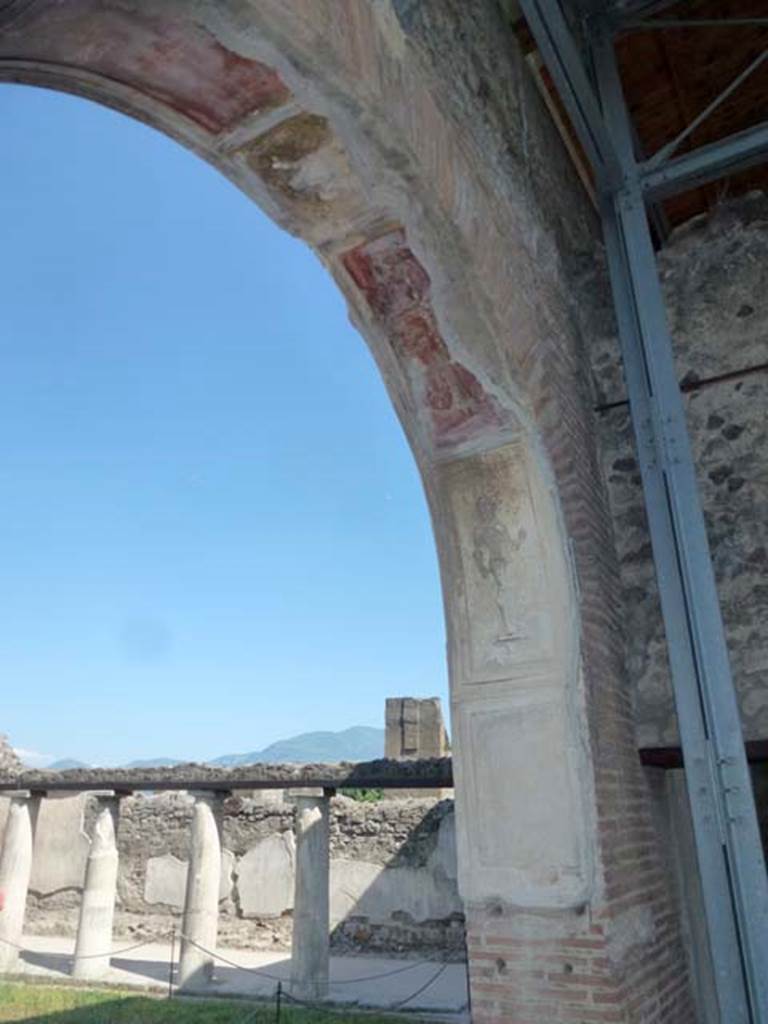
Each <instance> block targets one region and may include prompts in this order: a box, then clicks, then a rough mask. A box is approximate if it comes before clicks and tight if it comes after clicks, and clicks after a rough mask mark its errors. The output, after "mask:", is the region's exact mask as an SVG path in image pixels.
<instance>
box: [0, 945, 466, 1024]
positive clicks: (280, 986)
mask: <svg viewBox="0 0 768 1024" xmlns="http://www.w3.org/2000/svg"><path fill="white" fill-rule="evenodd" d="M177 934H178V937H179V938H181V939H183V940H184V941H186V942H188V943H189V944H190V945H191V946H194V947H195V948H196V949H199V950H200V951H201V952H202V953H206V954H207V955H208V956H210V957H212V958H213V959H214V960H217V961H219V962H220V963H222V964H226V965H227V966H228V967H233V968H234V969H235V970H238V971H243V972H244V973H246V974H255V975H257V976H258V977H260V978H267V979H269V980H270V981H276V982H277V1001H278V1005H279V1002H280V998H281V997H282V998H285V999H287V1000H288V1001H289V1002H291V1003H295V1004H296V1005H297V1006H306V1007H309V1008H310V1009H314V1010H326V1011H327V1006H325V1005H324V1004H322V1003H317V1002H312V1001H309V1000H305V999H300V998H299V997H298V996H294V995H292V994H291V993H290V992H289V991H287V987H286V986H290V985H291V982H290V981H287V982H286V980H285V979H284V978H281V977H280V976H279V975H277V974H271V973H270V972H269V971H265V970H264V969H263V968H261V967H246V966H244V965H243V964H238V963H235V961H234V960H230V959H229V958H228V957H225V956H222V955H221V953H217V952H215V951H214V950H212V949H208V948H207V947H205V946H202V945H200V943H199V942H196V941H195V940H194V939H192V938H190V937H189V936H188V935H185V934H184V933H183V932H180V933H177V932H176V931H175V929H174V930H173V932H165V933H163V934H162V935H160V936H159V937H155V938H151V939H145V940H144V941H143V942H136V943H134V944H133V945H131V946H124V947H123V948H122V949H115V950H112V951H110V952H108V953H84V954H80V955H75V954H70V953H64V954H61V955H62V956H65V957H66V958H67V959H70V960H92V959H96V958H99V957H110V958H112V957H117V956H121V955H122V954H124V953H130V952H133V951H134V950H136V949H141V948H143V947H144V946H149V945H151V944H152V943H154V942H157V941H160V940H162V939H166V938H168V937H169V936H171V935H173V936H174V938H175V936H176V935H177ZM0 943H3V944H4V945H6V946H10V947H11V948H12V949H16V950H18V951H19V952H20V953H31V954H33V955H35V954H36V953H38V952H39V951H37V950H32V949H27V948H26V947H25V946H21V945H19V944H18V943H16V942H11V941H10V939H4V938H2V937H0ZM436 962H437V961H435V960H417V961H415V962H414V963H410V964H407V965H406V966H404V967H397V968H395V969H394V970H391V971H382V972H381V973H379V974H368V975H363V976H362V977H360V978H342V979H340V980H338V981H330V980H328V979H327V978H323V979H319V980H318V979H309V980H308V981H307V982H305V984H320V985H323V986H325V985H327V986H328V987H329V988H333V987H335V986H337V985H355V984H362V983H363V982H368V981H378V980H380V979H382V978H392V977H394V976H395V975H398V974H405V973H406V971H413V970H415V969H416V968H417V967H424V966H425V965H426V964H434V963H436ZM448 966H449V964H448V963H447V962H443V963H441V964H440V966H439V967H438V969H437V970H436V971H435V973H434V974H433V975H432V976H431V977H430V978H428V979H427V980H426V981H425V982H424V983H423V984H422V985H420V986H419V987H418V988H417V989H416V990H415V991H414V992H412V993H411V994H410V995H409V996H407V997H406V998H405V999H401V1000H399V1001H398V1002H396V1003H393V1004H391V1005H390V1006H387V1007H385V1009H387V1010H399V1009H401V1008H402V1007H403V1006H406V1005H407V1004H408V1003H410V1002H411V1001H412V1000H414V999H416V997H417V996H420V995H421V994H422V992H426V991H427V989H428V988H430V986H432V985H433V984H434V983H435V982H436V981H437V979H438V978H439V977H440V976H441V975H442V974H443V972H444V971H445V970H446V969H447V968H448ZM256 1012H257V1011H255V1010H252V1011H249V1013H248V1015H247V1016H246V1017H244V1018H243V1019H242V1021H239V1022H238V1024H249V1022H250V1021H251V1020H252V1019H253V1018H254V1016H255V1015H256ZM334 1012H338V1010H334Z"/></svg>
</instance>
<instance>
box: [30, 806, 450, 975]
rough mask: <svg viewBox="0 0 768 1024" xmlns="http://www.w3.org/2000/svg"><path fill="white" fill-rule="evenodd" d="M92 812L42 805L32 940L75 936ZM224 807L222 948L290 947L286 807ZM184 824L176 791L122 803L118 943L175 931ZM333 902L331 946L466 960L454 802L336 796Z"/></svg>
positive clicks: (187, 809) (185, 811)
mask: <svg viewBox="0 0 768 1024" xmlns="http://www.w3.org/2000/svg"><path fill="white" fill-rule="evenodd" d="M273 799H274V798H273ZM92 804H93V801H91V800H89V798H88V797H87V796H85V795H78V796H73V797H57V798H49V799H45V800H43V801H42V804H41V808H40V816H39V819H38V828H37V834H36V839H35V856H34V867H33V874H32V880H31V884H30V894H29V899H28V907H27V931H29V932H31V933H37V934H54V933H55V934H72V935H73V934H74V933H75V930H76V927H77V915H78V909H79V905H80V893H81V886H82V880H83V877H84V871H85V861H86V858H87V856H88V849H89V845H90V844H89V840H88V838H87V833H88V829H89V819H90V816H91V814H92V813H93V807H92ZM223 810H224V815H223V823H222V830H223V846H224V856H223V865H222V879H221V891H220V899H221V903H220V927H219V936H220V941H221V942H222V944H228V945H237V946H241V947H244V948H281V949H282V948H288V947H289V946H290V940H291V926H292V909H293V884H294V849H295V848H294V838H293V805H292V804H290V803H277V802H265V801H264V799H252V798H244V797H240V796H232V797H230V798H229V799H227V800H226V801H225V802H224V805H223ZM191 816H192V800H191V798H190V797H188V796H187V795H186V794H184V793H173V794H170V793H167V794H157V795H135V796H132V797H126V798H124V799H123V800H122V801H121V807H120V821H119V827H118V847H119V851H120V873H119V878H118V899H117V913H116V917H115V935H116V937H118V938H134V937H140V938H151V937H154V936H159V935H160V934H162V933H164V932H167V931H168V929H169V928H170V927H171V926H172V924H174V923H175V924H176V925H177V926H178V924H179V922H180V915H181V911H182V908H183V901H184V888H185V881H186V872H187V850H188V843H189V825H190V821H191ZM330 899H331V926H332V938H331V941H332V945H333V946H334V947H336V948H341V949H348V950H351V951H352V950H354V951H358V952H362V951H366V950H368V951H386V952H402V953H411V952H413V953H415V952H419V953H423V952H425V951H431V950H436V949H439V950H441V952H442V953H443V954H444V953H445V952H448V953H449V955H451V954H455V955H456V956H462V955H463V953H464V919H463V913H462V906H461V902H460V900H459V895H458V889H457V885H456V850H455V832H454V813H453V802H452V801H451V800H442V801H435V800H421V799H420V800H413V799H412V800H400V801H393V800H387V801H377V802H370V803H369V802H360V801H355V800H351V799H349V798H346V797H336V798H334V799H333V800H332V801H331V879H330Z"/></svg>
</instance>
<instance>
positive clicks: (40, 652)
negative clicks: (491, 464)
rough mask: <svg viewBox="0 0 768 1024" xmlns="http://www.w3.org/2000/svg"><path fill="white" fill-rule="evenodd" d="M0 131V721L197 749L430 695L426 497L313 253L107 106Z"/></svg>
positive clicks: (41, 749) (135, 753)
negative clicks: (399, 698)
mask: <svg viewBox="0 0 768 1024" xmlns="http://www.w3.org/2000/svg"><path fill="white" fill-rule="evenodd" d="M0 123H1V124H2V126H3V151H4V155H3V161H2V169H1V170H0V180H1V183H2V188H1V189H0V223H1V224H2V243H1V244H0V280H2V282H3V297H2V318H1V320H0V323H1V324H2V329H1V330H0V356H1V366H2V372H0V508H2V522H3V529H2V531H0V565H1V566H2V570H1V571H0V623H1V624H2V625H1V626H0V679H2V693H3V698H4V699H3V702H2V713H1V714H0V731H2V732H6V733H7V734H8V735H9V736H10V738H11V740H12V742H13V743H14V745H15V746H17V747H19V748H23V749H24V750H29V751H35V752H37V753H38V754H44V755H49V756H51V757H60V756H74V757H78V758H81V759H83V760H86V761H89V762H93V763H103V764H107V763H120V762H124V761H126V760H129V759H132V758H138V757H145V756H146V757H151V756H158V755H161V754H162V755H167V756H175V757H190V758H206V757H213V756H215V755H217V754H222V753H229V752H235V751H246V750H252V749H255V748H258V747H261V746H263V745H265V744H267V743H269V742H271V741H273V740H275V739H278V738H281V737H284V736H288V735H292V734H294V733H297V732H302V731H306V730H310V729H340V728H345V727H347V726H350V725H383V718H384V708H383V704H384V699H385V697H386V696H388V695H389V696H393V695H416V696H419V695H422V696H430V695H438V696H441V697H443V700H444V702H445V699H446V685H447V684H446V668H445V639H444V626H443V619H442V609H441V601H440V592H439V582H438V574H437V565H436V557H435V552H434V543H433V539H432V534H431V528H430V525H429V520H428V515H427V510H426V506H425V502H424V497H423V493H422V489H421V484H420V482H419V479H418V475H417V472H416V468H415V466H414V464H413V460H412V458H411V455H410V452H409V450H408V448H407V445H406V442H405V440H404V437H403V435H402V431H401V430H400V426H399V424H398V423H397V420H396V418H395V415H394V412H393V411H392V408H391V406H390V404H389V400H388V398H387V396H386V394H385V391H384V388H383V385H382V384H381V381H380V380H379V377H378V374H377V371H376V368H375V366H374V364H373V361H372V359H371V357H370V355H369V354H368V351H367V349H366V347H365V344H364V342H363V341H362V339H361V338H360V337H359V335H357V333H356V332H355V331H354V330H353V328H352V327H351V326H350V325H349V323H348V321H347V316H346V310H345V307H344V303H343V301H342V299H341V297H340V295H339V294H338V292H337V291H336V290H335V288H334V286H333V284H332V282H331V280H330V278H329V277H328V276H327V274H326V273H325V271H324V270H323V269H322V267H321V266H320V264H319V263H318V261H317V260H316V259H315V257H314V256H313V255H312V254H311V253H310V252H309V250H308V249H307V248H306V247H305V246H304V245H302V244H301V243H299V242H298V241H296V240H295V239H293V238H290V237H289V236H288V235H286V234H284V233H282V232H281V231H279V230H278V229H277V228H276V227H275V226H274V225H273V224H272V223H271V222H269V221H268V220H267V219H266V217H265V216H264V215H263V214H262V213H261V212H260V211H259V210H258V209H257V208H256V207H255V206H254V205H253V203H252V202H250V201H249V200H248V199H246V198H245V197H244V196H243V195H241V194H240V193H239V192H238V191H237V190H236V189H235V188H234V187H233V186H232V185H230V184H229V183H228V182H227V181H226V180H225V179H224V178H222V177H221V176H220V175H219V174H217V173H216V172H215V171H214V170H213V169H212V168H210V167H208V166H207V165H206V164H204V163H203V162H202V161H200V160H199V159H198V158H197V157H195V156H193V155H192V154H190V153H188V152H186V151H185V150H183V149H182V148H180V147H179V146H178V145H177V144H175V143H173V142H171V141H170V140H168V139H166V138H165V137H163V136H161V135H159V134H158V133H156V132H154V131H152V130H151V129H149V128H146V127H145V126H143V125H140V124H138V123H135V122H133V121H131V120H129V119H127V118H125V117H123V116H121V115H119V114H116V113H113V112H112V111H108V110H105V109H102V108H100V107H98V106H96V105H94V104H91V103H87V102H85V101H84V100H80V99H76V98H73V97H70V96H65V95H59V94H56V93H50V92H46V91H43V90H35V89H30V88H25V87H20V86H13V85H0Z"/></svg>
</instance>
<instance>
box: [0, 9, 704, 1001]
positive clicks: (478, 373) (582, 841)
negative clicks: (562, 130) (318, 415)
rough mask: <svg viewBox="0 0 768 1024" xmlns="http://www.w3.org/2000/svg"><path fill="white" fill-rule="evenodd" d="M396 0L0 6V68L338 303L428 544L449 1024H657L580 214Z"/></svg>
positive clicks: (539, 153)
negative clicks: (442, 729)
mask: <svg viewBox="0 0 768 1024" xmlns="http://www.w3.org/2000/svg"><path fill="white" fill-rule="evenodd" d="M422 6H424V7H426V6H427V5H422ZM414 7H415V5H412V4H408V3H406V2H404V0H313V2H312V3H311V4H308V3H306V0H259V3H258V4H253V3H249V2H247V0H217V2H213V0H133V2H130V3H129V2H127V0H69V2H67V3H65V4H62V3H59V2H56V0H5V2H4V3H0V80H5V81H15V82H24V83H27V84H33V85H39V86H45V87H49V88H55V89H62V90H66V91H70V92H75V93H78V94H80V95H83V96H85V97H87V98H89V99H92V100H96V101H98V102H101V103H105V104H107V105H110V106H113V107H115V108H117V109H119V110H121V111H123V112H125V113H128V114H130V115H132V116H134V117H137V118H139V119H141V120H143V121H146V122H148V123H149V124H151V125H153V126H155V127H156V128H158V129H159V130H161V131H164V132H165V133H166V134H168V135H170V136H172V137H174V138H176V139H177V140H178V141H179V142H181V143H182V144H183V145H185V146H187V147H188V148H190V149H192V150H193V151H194V152H196V153H198V154H199V155H200V156H202V157H203V158H204V159H206V160H208V161H210V162H211V163H212V164H213V165H214V166H216V167H217V168H218V169H219V170H220V171H221V172H222V173H224V174H225V175H227V176H228V177H229V178H230V179H231V180H232V181H234V182H235V183H236V184H237V185H238V186H239V187H240V188H241V189H243V190H244V191H245V192H246V193H248V194H249V195H251V196H252V197H253V198H254V200H255V201H256V202H258V203H259V204H260V206H261V207H262V208H263V209H264V210H265V212H266V213H268V214H269V215H270V216H271V217H272V218H273V219H274V220H275V221H276V222H277V223H279V224H281V225H282V226H283V227H285V228H286V229H287V230H289V231H291V232H293V233H294V234H297V235H299V236H300V237H302V238H303V239H304V240H306V241H307V242H308V243H309V244H310V245H311V246H312V247H313V249H314V250H315V252H316V253H317V255H318V256H319V258H320V259H321V260H322V261H323V263H324V264H325V265H326V267H327V268H328V270H329V272H330V273H331V274H332V276H333V277H334V279H335V280H336V282H337V284H338V285H339V287H340V288H341V290H342V292H343V293H344V295H345V296H346V298H347V301H348V303H349V307H350V312H351V315H352V317H353V320H354V322H355V323H356V325H357V326H358V328H359V329H360V332H361V334H363V336H364V337H365V339H366V341H367V342H368V344H369V346H370V348H371V351H372V353H373V355H374V357H375V359H376V360H377V362H378V365H379V367H380V370H381V373H382V376H383V378H384V381H385V383H386V386H387V388H388V391H389V394H390V396H391V398H392V401H393V403H394V405H395V407H396V409H397V412H398V415H399V417H400V420H401V422H402V424H403V428H404V430H405V432H406V434H407V436H408V438H409V441H410V444H411V448H412V450H413V452H414V456H415V458H416V460H417V463H418V465H419V468H420V471H421V474H422V478H423V481H424V485H425V489H426V492H427V495H428V500H429V505H430V510H431V515H432V519H433V526H434V532H435V537H436V543H437V547H438V552H439V558H440V564H441V574H442V581H443V592H444V600H445V607H446V619H447V624H448V637H449V645H448V646H449V663H450V677H451V694H452V708H453V726H454V735H455V740H456V751H455V767H456V781H457V801H458V804H457V807H458V824H459V829H458V849H459V874H460V888H461V891H462V895H463V898H464V900H465V905H466V909H467V920H468V932H469V948H470V956H471V972H472V985H473V998H474V1017H475V1019H476V1020H489V1021H490V1020H502V1019H504V1020H509V1019H512V1017H511V1016H510V1015H511V1014H513V1013H515V1012H524V1009H530V1008H531V1007H532V1006H533V1007H535V1006H541V1007H544V1006H546V1005H549V1004H551V1003H553V1002H555V1003H557V1006H558V1008H559V1009H558V1013H562V1014H563V1015H562V1016H560V1017H559V1019H562V1020H577V1019H579V1020H580V1019H581V1016H576V1015H577V1014H580V1013H581V1010H582V1009H583V1007H584V1005H588V1006H590V1007H593V1008H596V1009H594V1012H595V1013H597V1012H603V1011H602V1010H600V1009H599V1008H600V1007H601V1006H602V1007H603V1008H604V1006H605V1005H606V1004H610V1006H613V1007H619V1010H616V1012H617V1013H618V1012H621V1013H622V1014H624V1015H623V1016H621V1017H614V1018H609V1017H605V1018H598V1017H595V1016H592V1017H590V1019H594V1020H597V1019H606V1020H607V1019H617V1020H618V1019H621V1020H638V1021H639V1020H645V1019H651V1017H650V1007H651V1006H652V1004H654V1001H655V1000H656V994H655V993H656V987H654V986H664V987H665V991H666V992H667V1001H668V1004H669V1007H670V1008H671V1009H670V1010H669V1014H670V1015H669V1016H665V1017H663V1018H662V1017H659V1018H654V1019H665V1020H667V1019H668V1020H675V1021H681V1020H683V1019H684V1004H685V998H686V997H685V973H684V970H681V967H680V962H679V959H680V957H679V940H678V939H677V938H676V936H677V932H676V925H672V924H670V923H669V920H668V918H669V914H668V913H667V911H668V908H667V905H666V902H665V901H666V896H665V894H664V892H663V885H661V884H660V882H659V864H658V860H657V857H656V854H655V853H654V852H653V851H651V852H646V853H644V854H643V855H642V856H638V857H627V855H626V849H625V844H626V841H627V836H628V834H629V833H630V832H631V833H632V834H633V835H635V836H636V837H638V842H639V841H640V838H641V837H642V836H645V838H646V840H647V837H648V835H649V834H650V832H649V829H650V822H649V811H648V806H647V797H646V794H645V790H644V787H643V781H642V778H641V775H640V769H639V764H638V762H637V757H636V751H635V749H634V738H633V732H632V722H631V712H630V707H629V699H628V695H627V692H626V688H625V684H624V675H623V664H622V645H621V635H620V633H621V631H620V619H619V612H618V599H617V575H616V571H615V565H614V563H613V554H612V551H613V547H612V538H611V533H610V525H609V520H608V515H607V511H606V506H605V502H604V499H603V492H602V485H601V483H600V480H599V475H598V470H597V461H596V458H595V453H594V451H593V441H592V437H591V422H590V410H589V402H588V392H587V386H586V383H585V370H584V363H583V360H582V359H581V350H580V342H579V337H578V332H577V329H576V327H575V318H574V316H573V312H572V305H573V302H574V299H575V296H574V293H573V290H572V283H571V279H570V278H569V269H568V266H567V261H568V258H569V253H571V252H572V251H573V249H574V247H575V246H576V247H578V246H579V245H581V246H582V248H589V246H590V245H591V244H592V241H593V237H592V235H591V233H590V227H589V215H588V213H587V212H585V210H584V206H583V202H582V199H581V197H580V196H579V194H578V192H577V190H576V185H575V184H574V183H572V181H571V179H570V177H569V175H568V174H567V173H563V172H562V169H561V170H559V171H558V170H554V171H553V170H550V171H547V172H546V173H545V178H546V174H549V175H550V176H551V180H548V181H547V180H545V181H544V183H543V184H542V183H541V182H537V181H535V180H534V176H532V175H530V174H529V168H530V167H531V166H534V165H536V166H537V167H538V169H539V170H542V173H544V172H543V168H544V167H545V165H546V163H547V158H548V157H552V158H553V159H552V164H553V166H554V167H555V168H556V167H557V166H558V163H557V161H558V159H559V149H558V143H557V141H556V140H555V139H554V137H553V135H552V134H551V132H550V130H549V128H548V127H547V125H546V124H545V122H544V121H543V120H541V121H539V122H536V120H535V118H533V119H532V120H530V123H529V121H528V117H529V115H531V114H535V112H536V110H537V109H538V107H537V100H536V99H535V97H534V96H533V93H532V92H531V91H530V89H529V87H528V85H527V84H526V81H527V80H526V79H525V78H524V77H523V76H522V70H521V65H520V61H519V59H518V58H517V57H515V56H514V55H512V56H510V54H509V53H505V52H504V50H503V49H502V48H501V47H500V45H499V44H498V43H489V44H488V45H489V46H490V51H489V53H483V54H481V55H480V56H478V61H479V62H480V63H482V61H483V60H484V61H485V62H486V64H487V65H488V66H489V67H494V68H495V72H494V73H496V74H498V76H499V79H500V82H501V86H502V87H503V88H505V89H507V88H508V89H509V95H510V106H511V107H512V108H514V109H515V110H516V111H517V112H518V115H520V116H517V115H516V117H517V120H515V119H514V118H513V119H512V122H513V123H512V122H511V123H509V124H505V122H504V117H505V116H506V115H502V114H499V115H496V114H494V115H493V117H496V121H497V124H496V127H497V128H498V127H499V126H501V127H502V128H504V129H505V130H508V131H509V132H510V133H511V134H512V133H515V132H516V133H518V134H519V133H520V132H523V135H522V136H521V138H522V140H523V141H522V149H521V151H520V153H519V154H518V155H517V157H516V159H517V163H516V164H514V162H513V163H512V164H510V162H509V158H508V155H505V154H504V152H503V147H499V146H498V145H496V146H495V148H494V146H493V145H487V144H485V143H487V142H488V139H489V138H491V134H492V133H491V128H489V123H490V121H491V120H492V119H493V117H492V115H491V114H490V113H488V112H485V114H484V116H485V119H486V122H487V123H486V122H477V123H476V122H475V120H474V115H475V114H479V113H480V112H481V110H480V104H479V101H478V100H477V96H478V95H480V87H479V86H478V90H477V95H475V96H473V95H472V90H471V88H469V85H468V83H469V75H468V72H466V71H465V69H463V68H462V67H461V66H459V67H458V69H456V68H454V69H453V70H454V72H455V79H454V81H453V82H451V81H450V75H451V67H450V62H447V58H445V57H440V56H436V54H435V53H434V52H430V51H429V49H428V47H425V43H424V40H425V38H426V36H425V34H424V33H423V32H422V34H421V35H420V34H419V32H420V30H421V29H423V28H424V25H423V24H422V23H421V22H419V18H421V19H429V17H430V15H429V12H427V13H426V14H424V13H421V14H419V13H413V9H414ZM465 7H469V8H474V7H475V5H461V4H459V5H455V4H454V3H453V2H452V0H451V2H450V3H446V4H445V5H444V7H443V13H444V14H445V15H446V17H448V15H450V17H449V18H448V20H449V21H450V20H451V19H453V22H455V23H457V24H458V23H459V22H460V21H461V19H462V18H468V19H470V21H472V19H474V20H473V21H472V24H471V25H470V26H469V27H470V28H473V29H476V30H478V31H481V32H483V33H485V35H484V36H483V38H486V36H487V38H488V39H494V38H495V36H494V33H496V34H497V35H498V33H499V32H500V23H496V22H495V21H494V17H495V15H494V14H493V13H492V5H490V4H488V5H485V4H478V5H476V8H477V9H476V10H475V11H464V13H462V10H463V9H464V8H465ZM486 8H487V9H486ZM483 19H485V21H483ZM427 27H428V28H430V30H433V31H435V32H437V31H438V28H439V26H438V25H437V22H435V21H433V22H430V23H429V25H428V26H427ZM465 27H466V26H465ZM443 31H445V29H443ZM449 34H450V33H449ZM494 46H496V49H495V50H493V47H494ZM491 51H492V52H491ZM446 52H447V51H446ZM469 84H471V83H469ZM481 84H482V82H481ZM485 85H486V88H487V82H486V83H485ZM513 100H514V102H513ZM473 104H474V105H473ZM491 127H492V126H491ZM483 133H485V135H484V134H483ZM489 133H491V134H489ZM515 138H517V135H515ZM515 169H516V170H515ZM547 186H549V187H547ZM556 228H557V229H558V230H559V232H560V237H559V238H558V230H556ZM563 234H565V235H570V236H571V237H569V238H563ZM329 355H330V354H329ZM287 400H289V399H287ZM664 922H666V923H664ZM662 938H663V939H664V941H663V942H662V941H661V940H662ZM513 953H514V956H515V964H516V966H514V969H513V966H512V965H510V964H508V963H507V959H508V958H510V959H511V957H512V955H513ZM541 963H545V964H546V965H547V966H548V970H550V969H551V973H548V970H545V971H542V970H541V969H540V965H541ZM563 963H567V964H568V965H569V967H570V970H571V971H572V972H573V971H575V973H576V975H577V979H578V978H583V979H584V980H583V981H582V986H583V987H582V988H581V989H580V990H579V991H580V993H581V994H580V995H579V998H578V999H577V998H576V997H572V993H573V992H574V988H573V986H571V987H568V986H566V987H565V988H564V989H563V990H562V991H560V994H559V995H558V984H559V978H558V976H557V972H558V971H561V970H563V969H564V968H563V967H562V964H563ZM494 964H495V966H494ZM534 966H535V967H536V968H537V970H533V967H534ZM635 977H637V978H641V979H644V980H643V981H642V985H640V982H638V985H640V988H639V989H638V988H635V990H632V981H633V978H635ZM648 979H651V980H650V981H649V980H648ZM601 994H602V995H603V996H605V999H604V1000H603V1002H602V1003H601V1001H600V996H601ZM582 998H583V1000H585V1001H586V1003H585V1002H579V1000H580V999H582ZM630 1004H631V1005H633V1006H635V1010H632V1011H631V1012H632V1016H627V1015H626V1014H629V1013H630V1009H629V1007H630ZM638 1007H639V1009H638ZM681 1008H682V1010H681ZM646 1009H648V1014H646ZM514 1019H517V1018H516V1017H515V1018H514ZM521 1019H522V1018H521ZM526 1019H527V1018H526Z"/></svg>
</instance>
